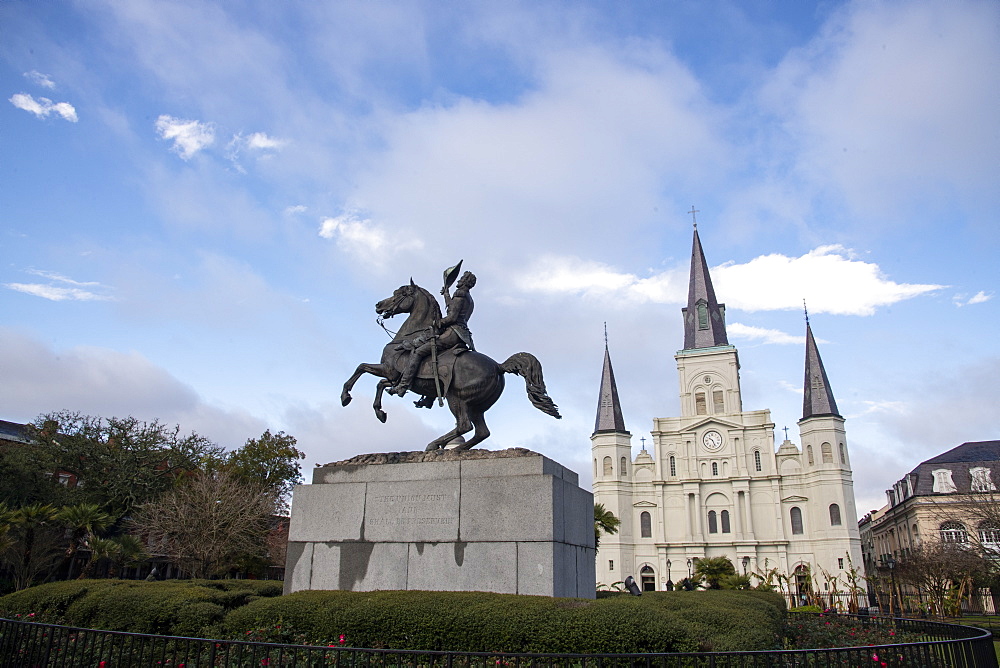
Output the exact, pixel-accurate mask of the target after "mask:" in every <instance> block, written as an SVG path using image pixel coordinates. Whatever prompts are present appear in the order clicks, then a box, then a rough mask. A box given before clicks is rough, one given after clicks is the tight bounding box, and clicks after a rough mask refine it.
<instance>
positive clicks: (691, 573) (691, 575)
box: [688, 559, 694, 580]
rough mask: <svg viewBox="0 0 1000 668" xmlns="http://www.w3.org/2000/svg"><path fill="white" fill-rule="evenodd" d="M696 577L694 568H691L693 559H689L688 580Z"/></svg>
mask: <svg viewBox="0 0 1000 668" xmlns="http://www.w3.org/2000/svg"><path fill="white" fill-rule="evenodd" d="M692 577H694V570H692V568H691V560H690V559H688V580H690V579H691V578H692Z"/></svg>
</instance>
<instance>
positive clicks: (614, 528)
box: [594, 503, 622, 548]
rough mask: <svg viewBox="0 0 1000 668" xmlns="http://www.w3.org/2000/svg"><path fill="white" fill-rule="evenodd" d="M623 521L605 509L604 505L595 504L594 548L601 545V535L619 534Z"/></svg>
mask: <svg viewBox="0 0 1000 668" xmlns="http://www.w3.org/2000/svg"><path fill="white" fill-rule="evenodd" d="M621 523H622V521H621V520H620V519H618V518H617V517H615V514H614V513H612V512H611V511H610V510H608V509H606V508H605V507H604V504H603V503H595V504H594V547H595V548H599V547H600V545H601V534H602V533H606V534H616V533H618V525H619V524H621Z"/></svg>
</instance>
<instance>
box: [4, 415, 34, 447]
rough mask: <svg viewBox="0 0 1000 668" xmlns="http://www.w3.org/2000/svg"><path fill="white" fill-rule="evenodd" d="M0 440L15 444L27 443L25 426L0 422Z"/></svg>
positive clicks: (5, 421)
mask: <svg viewBox="0 0 1000 668" xmlns="http://www.w3.org/2000/svg"><path fill="white" fill-rule="evenodd" d="M0 440H3V441H15V442H17V443H27V442H28V430H27V425H23V424H20V423H18V422H8V421H7V420H0Z"/></svg>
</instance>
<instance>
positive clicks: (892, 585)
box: [885, 554, 896, 617]
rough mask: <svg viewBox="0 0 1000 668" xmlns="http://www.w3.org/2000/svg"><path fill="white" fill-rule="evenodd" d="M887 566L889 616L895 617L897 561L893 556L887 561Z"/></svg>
mask: <svg viewBox="0 0 1000 668" xmlns="http://www.w3.org/2000/svg"><path fill="white" fill-rule="evenodd" d="M885 565H886V566H888V567H889V616H890V617H895V610H896V607H895V605H894V600H893V599H894V597H895V596H896V573H895V570H894V569H895V568H896V560H895V559H893V558H892V555H891V554H890V555H889V558H888V559H886V561H885Z"/></svg>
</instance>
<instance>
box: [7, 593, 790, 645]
mask: <svg viewBox="0 0 1000 668" xmlns="http://www.w3.org/2000/svg"><path fill="white" fill-rule="evenodd" d="M278 593H280V584H277V583H273V582H270V583H269V582H256V581H247V580H211V581H207V580H187V581H184V580H167V581H160V582H144V581H128V580H75V581H72V582H56V583H51V584H47V585H40V586H38V587H33V588H31V589H27V590H24V591H22V592H17V593H16V594H11V595H8V596H5V597H0V615H3V616H7V617H14V616H15V615H17V614H21V615H28V614H31V613H34V614H35V616H34V617H33V619H38V620H39V621H52V622H57V623H64V624H68V625H72V626H83V627H90V628H100V629H108V630H115V631H132V632H137V633H157V634H164V635H181V636H200V637H217V638H218V637H226V638H231V639H240V640H256V641H263V642H278V643H293V644H313V645H338V646H340V645H347V646H353V647H372V648H394V649H425V650H456V651H494V652H566V653H608V654H614V653H631V652H690V651H711V650H714V651H735V650H763V649H774V648H776V647H780V646H781V642H782V632H783V622H784V616H785V609H784V602H783V599H782V597H781V596H780V595H777V594H773V593H768V592H752V591H704V592H700V591H696V592H648V593H646V594H644V595H643V596H641V597H634V596H613V597H605V598H599V599H597V600H585V599H569V598H549V597H544V596H517V595H512V594H490V593H483V592H421V591H381V592H342V591H303V592H298V593H296V594H292V595H290V596H277V594H278Z"/></svg>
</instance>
